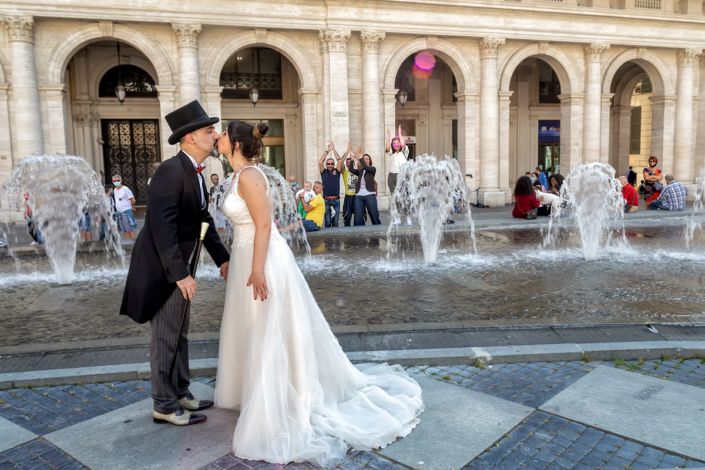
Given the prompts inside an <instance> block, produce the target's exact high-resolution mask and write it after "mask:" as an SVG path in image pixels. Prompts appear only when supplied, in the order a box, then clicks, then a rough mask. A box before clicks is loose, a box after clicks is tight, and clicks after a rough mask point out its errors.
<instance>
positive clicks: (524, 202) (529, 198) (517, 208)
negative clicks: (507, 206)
mask: <svg viewBox="0 0 705 470" xmlns="http://www.w3.org/2000/svg"><path fill="white" fill-rule="evenodd" d="M540 205H541V203H540V202H539V200H538V199H537V198H536V193H534V188H533V185H532V184H531V178H529V177H528V176H521V177H519V179H518V180H517V182H516V185H515V186H514V209H513V210H512V216H514V217H516V218H519V219H535V218H536V209H538V208H539V206H540Z"/></svg>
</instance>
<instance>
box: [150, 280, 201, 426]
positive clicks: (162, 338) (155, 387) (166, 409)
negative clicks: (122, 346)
mask: <svg viewBox="0 0 705 470" xmlns="http://www.w3.org/2000/svg"><path fill="white" fill-rule="evenodd" d="M185 305H186V299H184V296H183V295H182V294H181V289H179V288H178V287H177V288H175V289H174V292H173V293H172V294H171V296H170V297H169V298H168V299H167V301H166V302H165V303H164V305H162V308H160V309H159V310H158V311H157V313H156V315H154V317H153V318H152V320H151V321H150V323H151V324H152V342H151V345H150V350H149V365H150V368H151V379H152V399H153V400H154V410H155V411H158V412H159V413H166V414H169V413H173V412H175V411H177V410H180V409H181V405H179V398H183V397H189V398H190V393H189V390H188V387H189V384H190V380H189V375H190V374H189V367H188V339H187V338H186V336H187V335H188V327H189V321H190V319H191V307H190V306H189V308H188V309H187V311H186V317H185V318H184V329H183V332H182V333H181V339H177V337H178V335H179V325H180V323H181V314H182V312H183V311H184V306H185ZM177 341H178V343H179V350H178V351H177V352H176V364H175V365H174V374H173V375H172V376H171V377H170V376H169V368H170V367H171V360H172V357H173V356H174V351H175V349H176V343H177Z"/></svg>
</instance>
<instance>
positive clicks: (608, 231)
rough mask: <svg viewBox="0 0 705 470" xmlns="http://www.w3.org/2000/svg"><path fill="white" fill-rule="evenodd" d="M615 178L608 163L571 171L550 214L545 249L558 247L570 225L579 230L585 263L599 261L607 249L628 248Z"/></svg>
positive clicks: (622, 207)
mask: <svg viewBox="0 0 705 470" xmlns="http://www.w3.org/2000/svg"><path fill="white" fill-rule="evenodd" d="M614 175H615V171H614V168H612V167H611V166H610V165H607V164H606V163H584V164H582V165H578V166H577V167H575V168H574V169H573V170H572V171H571V172H570V174H569V175H568V176H567V177H566V179H565V180H564V182H563V186H562V188H561V194H560V195H561V201H560V204H559V205H557V207H554V208H553V209H552V211H551V219H550V221H549V224H548V232H547V233H546V237H545V239H544V241H543V246H544V248H545V247H548V246H552V245H555V243H556V240H557V239H558V234H559V232H560V230H561V228H562V226H565V227H568V226H570V225H572V224H571V223H570V222H573V223H574V225H575V226H577V228H578V231H579V233H580V241H581V245H582V251H583V256H584V258H585V259H586V260H592V259H596V258H598V257H599V255H600V254H601V253H602V251H603V250H604V249H606V248H614V247H619V246H621V247H624V246H627V239H626V237H625V234H624V200H623V198H622V190H621V185H620V184H619V180H617V179H616V178H615V177H614ZM565 215H567V216H569V217H563V216H565ZM571 219H572V220H571ZM566 221H568V223H566Z"/></svg>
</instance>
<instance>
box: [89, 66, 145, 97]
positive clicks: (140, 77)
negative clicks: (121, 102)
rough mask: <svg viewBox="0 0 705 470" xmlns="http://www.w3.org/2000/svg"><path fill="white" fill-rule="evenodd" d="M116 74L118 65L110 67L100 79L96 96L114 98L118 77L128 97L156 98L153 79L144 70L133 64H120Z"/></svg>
mask: <svg viewBox="0 0 705 470" xmlns="http://www.w3.org/2000/svg"><path fill="white" fill-rule="evenodd" d="M119 72H120V73H119V74H118V66H117V65H116V66H115V67H113V68H111V69H110V70H108V71H107V72H105V75H103V78H101V79H100V86H99V87H98V96H100V97H101V98H103V97H107V98H114V97H115V87H116V86H117V84H118V78H120V79H121V80H122V84H123V85H124V86H125V90H126V91H127V97H128V98H156V97H157V87H156V86H155V84H154V79H153V78H152V77H151V76H150V75H149V74H148V73H147V72H145V71H144V70H142V69H141V68H139V67H136V66H134V65H120V70H119Z"/></svg>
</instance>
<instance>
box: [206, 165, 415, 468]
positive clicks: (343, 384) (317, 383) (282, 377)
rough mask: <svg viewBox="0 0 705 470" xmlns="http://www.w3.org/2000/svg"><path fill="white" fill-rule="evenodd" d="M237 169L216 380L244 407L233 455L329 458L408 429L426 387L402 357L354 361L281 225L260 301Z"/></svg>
mask: <svg viewBox="0 0 705 470" xmlns="http://www.w3.org/2000/svg"><path fill="white" fill-rule="evenodd" d="M253 168H256V169H257V170H259V168H257V167H253ZM244 171H254V170H247V169H246V170H244ZM259 171H260V172H261V173H262V174H263V175H264V173H263V172H262V171H261V170H259ZM238 178H239V175H237V176H235V178H234V181H233V185H232V190H231V191H230V193H229V194H228V195H227V196H226V199H225V201H224V204H223V211H224V213H225V215H226V216H227V217H228V218H229V219H230V221H231V223H232V225H233V228H234V231H235V239H234V242H233V246H232V252H231V255H230V266H231V267H230V273H229V275H228V280H227V288H226V294H225V308H224V311H223V322H222V325H221V329H220V352H219V357H218V372H217V378H216V389H215V406H216V407H219V408H226V409H239V410H240V416H239V419H238V421H237V426H236V427H235V434H234V436H233V451H234V453H235V455H236V456H238V457H240V458H244V459H251V460H266V461H268V462H271V463H282V464H283V463H288V462H294V461H308V462H312V463H315V464H317V465H320V466H329V465H332V464H335V463H337V462H339V461H341V460H342V459H344V458H345V454H346V452H347V448H348V446H352V447H353V448H355V449H361V450H369V449H374V448H379V447H384V446H386V445H387V444H389V443H391V442H393V441H394V440H395V439H396V438H398V437H403V436H406V435H407V434H408V433H409V432H411V430H412V429H413V428H414V427H415V426H416V424H417V423H418V422H419V414H421V412H422V411H423V402H422V399H421V388H420V387H419V385H418V384H417V383H416V382H415V381H414V380H413V379H412V378H410V377H409V376H408V375H407V373H406V372H405V371H404V369H403V368H402V367H401V366H398V365H396V366H389V365H387V364H364V365H358V366H353V365H352V364H351V363H350V361H349V360H348V358H347V357H346V356H345V353H344V352H343V350H342V349H341V347H340V344H338V340H337V339H336V337H335V336H334V335H333V333H332V332H331V330H330V327H329V326H328V323H327V322H326V320H325V318H324V316H323V314H322V312H321V310H320V309H319V307H318V305H317V304H316V300H315V299H314V297H313V294H312V293H311V290H310V289H309V287H308V284H307V283H306V280H305V279H304V277H303V275H302V274H301V271H300V270H299V268H298V266H297V265H296V261H295V259H294V254H293V253H292V251H291V249H290V248H289V245H288V244H287V243H286V241H285V240H284V238H282V236H281V235H280V234H279V231H278V230H277V228H276V226H274V224H272V232H271V237H270V241H269V250H268V252H267V260H266V263H265V277H266V280H267V287H268V290H269V296H268V298H267V300H266V301H264V302H263V301H261V300H259V299H258V300H253V294H252V286H250V287H248V286H247V285H246V284H247V279H248V277H249V275H250V269H251V266H252V255H253V241H254V235H255V226H254V224H253V222H252V218H251V216H250V213H249V211H248V209H247V206H246V204H245V201H244V200H243V199H242V197H241V196H240V195H239V194H238V192H237V185H238Z"/></svg>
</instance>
